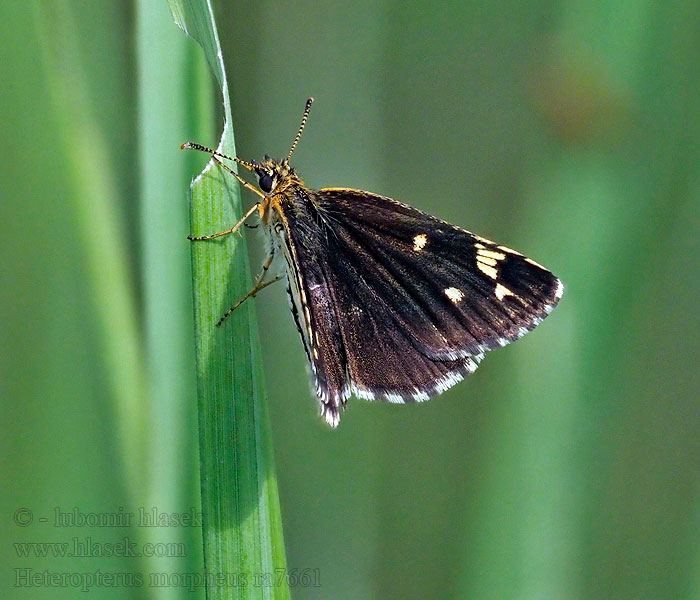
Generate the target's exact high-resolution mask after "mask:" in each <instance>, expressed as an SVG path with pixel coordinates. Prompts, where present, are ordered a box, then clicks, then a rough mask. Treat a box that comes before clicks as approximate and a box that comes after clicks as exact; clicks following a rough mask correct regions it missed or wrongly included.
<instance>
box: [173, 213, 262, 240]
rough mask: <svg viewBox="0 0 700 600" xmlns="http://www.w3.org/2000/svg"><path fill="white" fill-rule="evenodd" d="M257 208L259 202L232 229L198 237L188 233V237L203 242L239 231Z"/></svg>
mask: <svg viewBox="0 0 700 600" xmlns="http://www.w3.org/2000/svg"><path fill="white" fill-rule="evenodd" d="M256 210H258V204H257V203H256V204H253V206H251V207H250V208H249V209H248V212H246V214H244V215H243V216H242V217H241V219H240V221H238V223H236V224H235V225H234V226H233V227H231V229H227V230H226V231H220V232H219V233H212V234H211V235H202V236H197V237H195V236H192V235H188V236H187V239H188V240H190V241H191V242H201V241H204V240H212V239H214V238H218V237H221V236H222V235H228V234H230V233H236V231H238V230H239V229H240V228H241V225H243V223H245V222H246V220H247V219H248V217H250V215H252V214H253V213H254V212H255V211H256Z"/></svg>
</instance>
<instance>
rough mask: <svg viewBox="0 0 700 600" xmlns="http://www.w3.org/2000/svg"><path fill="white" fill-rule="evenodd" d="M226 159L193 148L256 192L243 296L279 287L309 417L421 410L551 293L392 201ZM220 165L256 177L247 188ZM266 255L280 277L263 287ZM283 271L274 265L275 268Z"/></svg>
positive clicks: (536, 317) (281, 167)
mask: <svg viewBox="0 0 700 600" xmlns="http://www.w3.org/2000/svg"><path fill="white" fill-rule="evenodd" d="M312 101H313V98H309V100H308V101H307V103H306V108H305V110H304V116H303V118H302V121H301V126H300V127H299V131H298V133H297V136H296V138H295V139H294V143H293V144H292V148H291V150H290V151H289V154H288V155H287V158H285V159H284V160H282V161H278V160H275V159H272V158H269V157H267V156H266V157H265V158H264V160H262V161H261V162H255V161H250V162H248V161H244V160H241V159H239V158H236V157H229V156H225V155H223V154H220V153H219V152H217V151H214V150H211V149H209V148H205V147H204V146H201V145H199V144H195V143H189V142H188V143H186V144H183V146H182V147H183V148H193V149H196V150H203V151H205V152H209V153H211V154H212V156H213V159H214V160H215V161H216V162H217V163H219V164H220V165H221V166H222V167H223V168H224V169H226V170H227V171H229V172H230V173H231V174H232V175H233V176H234V177H236V179H238V181H239V182H240V183H241V184H243V185H244V186H245V187H246V188H248V189H250V190H252V191H253V192H255V193H256V194H257V195H258V196H260V198H261V199H260V201H259V202H257V203H256V204H255V205H253V206H252V207H251V208H250V209H249V210H248V211H247V213H246V214H245V215H244V216H243V218H242V219H241V220H240V221H239V222H238V223H236V225H234V226H233V227H232V228H231V229H229V230H227V231H223V232H221V233H217V234H214V235H208V236H204V237H190V238H189V239H191V240H193V241H200V240H208V239H212V238H214V237H219V236H221V235H227V234H230V233H234V232H235V231H237V230H238V229H239V228H240V227H241V226H242V225H243V223H244V222H245V221H246V220H247V219H248V218H249V217H250V216H251V215H252V214H253V213H254V212H256V211H257V212H258V214H259V216H260V220H261V223H262V225H263V227H264V230H265V233H266V234H267V236H268V239H269V242H270V243H269V249H270V250H269V255H268V257H267V259H266V260H265V262H264V264H263V269H262V272H261V274H260V275H259V277H258V279H257V281H256V282H255V285H254V286H253V288H252V289H251V290H250V291H249V292H248V293H247V294H246V295H245V296H244V297H243V298H242V299H241V300H239V301H238V302H237V303H236V304H235V305H234V306H232V307H231V308H230V309H229V310H228V311H227V312H226V313H225V314H224V315H223V317H222V318H221V320H220V321H219V323H218V325H220V324H221V323H222V322H223V320H224V319H225V318H226V317H227V316H228V315H230V314H231V313H232V312H233V311H234V310H235V309H236V308H237V307H238V306H240V304H241V303H242V302H243V301H245V300H246V299H247V298H249V297H251V296H254V295H255V294H256V293H257V292H258V291H260V290H261V289H263V288H264V287H266V286H267V285H269V284H271V283H273V282H275V281H277V280H279V279H281V278H282V277H286V280H287V291H288V294H289V298H290V304H291V308H292V314H293V315H294V320H295V321H296V324H297V327H298V329H299V333H300V335H301V339H302V342H303V344H304V349H305V351H306V355H307V357H308V359H309V362H310V364H311V370H312V372H313V379H314V383H315V390H316V397H317V398H318V401H319V404H320V407H321V415H322V416H323V417H324V418H325V420H326V421H327V422H328V424H330V425H331V426H332V427H336V426H337V425H338V423H339V422H340V412H341V409H344V408H345V405H346V402H347V399H348V398H349V397H350V395H351V394H354V395H355V396H357V397H358V398H364V399H366V400H385V401H388V402H396V403H407V402H421V401H423V400H427V399H428V398H430V397H432V396H435V395H437V394H440V393H441V392H444V391H445V390H447V389H448V388H450V387H452V386H453V385H454V384H455V383H457V382H459V381H461V380H462V379H463V378H464V377H465V376H466V375H469V374H470V373H473V372H474V371H475V370H476V368H477V366H478V364H479V361H480V360H481V359H482V358H483V356H484V353H485V352H486V351H487V350H492V349H494V348H498V347H500V346H505V345H506V344H507V343H509V342H512V341H513V340H516V339H518V338H520V337H522V336H523V335H524V334H525V333H527V332H528V331H531V330H532V329H533V328H534V327H536V326H537V325H538V324H539V323H540V322H541V321H542V319H544V318H545V317H546V316H547V315H548V314H549V313H550V312H551V311H552V309H553V308H554V307H555V306H556V305H557V302H558V301H559V299H560V298H561V296H562V293H563V291H564V287H563V286H562V283H561V281H559V279H557V278H556V277H555V276H554V275H553V274H552V273H550V272H549V271H548V270H547V269H545V268H544V267H542V266H540V265H539V264H537V263H536V262H535V261H533V260H531V259H529V258H526V257H525V256H523V255H522V254H520V253H518V252H516V251H515V250H511V249H510V248H507V247H506V246H501V245H498V244H495V243H494V242H492V241H490V240H487V239H485V238H482V237H479V236H477V235H474V234H472V233H469V232H468V231H465V230H463V229H460V228H458V227H455V226H454V225H450V224H449V223H446V222H444V221H440V220H439V219H436V218H435V217H432V216H430V215H428V214H425V213H423V212H420V211H418V210H416V209H415V208H411V207H410V206H407V205H405V204H401V203H400V202H397V201H396V200H392V199H391V198H386V197H384V196H378V195H376V194H372V193H369V192H364V191H360V190H352V189H347V188H325V189H322V190H318V191H315V190H311V189H309V188H307V187H306V186H305V185H304V182H303V181H302V180H301V179H300V178H299V176H298V175H297V174H296V172H295V171H294V169H293V168H292V167H291V166H290V164H289V160H290V158H291V156H292V153H293V152H294V149H295V148H296V145H297V143H298V142H299V138H300V137H301V134H302V131H303V129H304V125H305V124H306V120H307V118H308V116H309V111H310V109H311V103H312ZM220 159H228V160H232V161H235V162H236V163H238V164H239V165H241V166H242V167H245V168H247V169H249V170H250V171H252V172H253V173H255V174H256V175H257V177H258V185H259V187H260V189H258V188H256V187H255V186H253V185H252V184H250V183H248V182H247V181H245V180H244V179H243V178H241V177H240V176H239V175H238V174H237V173H235V172H234V171H233V170H232V169H231V168H229V167H228V166H227V165H225V164H224V163H222V162H221V160H220ZM277 259H279V263H280V266H281V267H282V268H280V274H278V275H273V276H271V278H269V279H267V280H266V277H267V274H268V272H269V271H270V268H271V267H273V272H274V265H275V262H277ZM285 267H286V268H285Z"/></svg>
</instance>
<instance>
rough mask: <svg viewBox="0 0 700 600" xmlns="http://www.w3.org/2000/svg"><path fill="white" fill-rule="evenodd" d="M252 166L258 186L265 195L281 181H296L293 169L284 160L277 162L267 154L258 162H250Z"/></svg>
mask: <svg viewBox="0 0 700 600" xmlns="http://www.w3.org/2000/svg"><path fill="white" fill-rule="evenodd" d="M252 165H253V169H254V171H255V175H256V176H257V178H258V186H259V187H260V189H261V190H262V191H263V192H265V193H266V194H270V193H271V192H272V191H273V190H275V189H276V188H277V187H278V186H279V185H280V184H281V183H282V182H283V181H287V180H289V179H297V177H296V173H295V172H294V169H293V168H292V167H290V166H289V163H288V162H287V161H286V160H283V161H278V160H276V159H274V158H270V157H269V156H267V154H266V155H265V158H263V160H261V161H260V162H255V161H252Z"/></svg>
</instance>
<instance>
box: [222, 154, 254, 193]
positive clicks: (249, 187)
mask: <svg viewBox="0 0 700 600" xmlns="http://www.w3.org/2000/svg"><path fill="white" fill-rule="evenodd" d="M212 159H213V160H214V162H215V163H217V164H218V165H219V166H220V167H222V168H223V169H225V170H226V171H228V172H229V173H231V175H233V176H234V177H235V178H236V179H238V182H239V183H240V184H241V185H242V186H243V187H245V188H248V189H249V190H250V191H251V192H255V193H256V194H257V195H258V196H260V197H261V198H264V197H265V194H263V193H262V192H261V191H260V190H259V189H258V188H256V187H255V186H254V185H253V184H252V183H250V182H249V181H246V180H245V179H243V177H241V176H240V175H239V174H238V173H236V172H235V171H234V170H233V169H232V168H231V167H229V166H228V165H225V164H224V163H222V162H221V161H220V160H219V159H218V158H216V156H215V155H212Z"/></svg>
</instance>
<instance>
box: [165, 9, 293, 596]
mask: <svg viewBox="0 0 700 600" xmlns="http://www.w3.org/2000/svg"><path fill="white" fill-rule="evenodd" d="M170 7H171V10H172V13H173V17H174V19H175V21H176V23H177V24H178V25H179V26H180V27H181V28H182V29H183V30H184V31H185V32H186V33H188V34H189V35H190V36H191V37H193V38H194V39H195V40H196V41H197V42H198V43H199V44H200V45H201V46H202V48H203V50H204V54H205V57H206V59H207V62H208V63H209V66H210V67H211V69H212V71H213V72H214V75H215V76H216V80H217V82H218V84H219V85H220V87H221V89H222V95H223V102H224V116H225V122H224V131H223V134H222V137H221V141H220V143H219V148H220V149H221V150H222V151H223V152H225V153H226V154H231V155H234V154H235V145H234V139H233V129H232V124H231V107H230V103H229V96H228V86H227V82H226V74H225V71H224V66H223V62H222V59H221V50H220V46H219V41H218V36H217V33H216V26H215V23H214V15H213V11H212V7H211V4H210V3H209V2H205V1H204V0H202V1H185V0H171V1H170ZM183 141H184V140H183ZM240 214H241V201H240V195H239V187H238V184H237V182H236V181H235V180H234V179H233V178H232V177H231V176H230V175H228V174H226V173H225V172H222V171H221V170H220V169H219V168H217V167H215V166H213V165H212V164H211V163H210V164H209V166H208V167H207V168H206V169H205V170H204V171H203V172H202V174H200V175H199V176H198V177H197V178H196V179H195V180H194V182H193V183H192V187H191V223H192V233H193V234H194V235H202V234H207V233H214V232H217V231H222V230H224V229H227V228H229V227H230V226H231V224H233V223H235V222H236V221H237V219H238V218H239V216H240ZM192 277H193V286H194V314H195V351H196V360H197V391H198V397H199V419H200V466H201V473H200V476H201V483H202V512H203V515H204V519H203V521H204V522H203V537H204V561H205V568H206V571H207V574H208V576H209V581H208V584H209V585H208V587H207V597H208V598H271V597H274V598H287V597H289V588H288V585H287V582H286V578H285V577H284V576H280V575H284V573H285V571H284V569H285V564H286V563H285V556H284V542H283V537H282V526H281V520H280V512H279V500H278V496H277V481H276V478H275V474H274V467H273V464H272V448H271V442H270V439H269V432H268V421H267V415H266V412H265V407H264V394H265V392H264V384H263V379H262V362H261V358H260V349H259V341H258V336H257V326H256V322H255V314H254V306H253V303H252V302H248V303H246V304H245V305H244V306H243V307H242V308H241V309H239V310H238V311H236V313H234V314H233V315H232V316H231V317H230V318H229V320H228V321H227V322H226V323H225V324H224V326H222V327H221V328H217V327H215V323H216V321H217V320H218V319H219V317H220V316H221V314H222V313H223V312H224V310H225V309H226V308H227V307H228V306H229V305H230V304H231V303H232V302H233V301H234V300H236V299H237V298H238V297H240V296H242V295H243V294H244V293H245V291H246V290H247V289H248V288H249V287H250V285H251V282H250V272H249V268H248V256H247V249H246V246H245V242H244V241H243V239H242V238H241V237H239V236H226V237H224V238H221V239H220V240H216V241H214V242H206V243H205V242H202V243H195V244H193V245H192ZM226 576H228V578H226ZM234 576H235V577H244V578H245V579H246V585H242V584H241V582H240V581H232V580H231V578H232V577H234ZM219 577H221V578H222V579H223V581H218V580H217V579H218V578H219ZM256 584H257V585H256Z"/></svg>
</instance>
